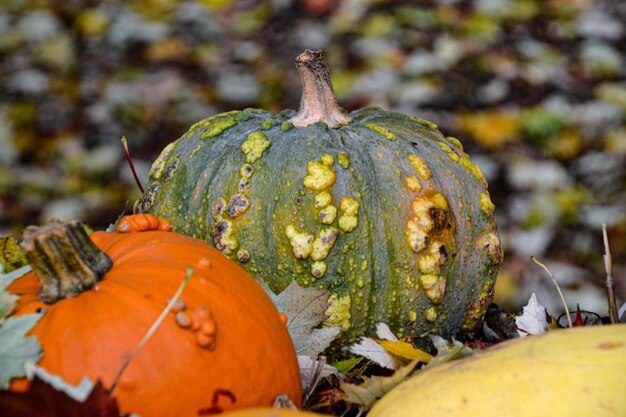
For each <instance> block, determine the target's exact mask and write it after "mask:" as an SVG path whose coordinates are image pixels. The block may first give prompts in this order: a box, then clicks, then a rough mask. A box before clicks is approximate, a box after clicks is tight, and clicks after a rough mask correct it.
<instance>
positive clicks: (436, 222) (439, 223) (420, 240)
mask: <svg viewBox="0 0 626 417" xmlns="http://www.w3.org/2000/svg"><path fill="white" fill-rule="evenodd" d="M429 192H432V191H430V190H429ZM448 210H449V206H448V201H447V200H446V198H445V197H444V196H443V195H442V194H440V193H433V194H432V195H431V196H430V197H427V196H422V197H415V198H414V199H413V201H412V202H411V211H412V212H413V215H414V216H413V217H412V218H411V219H410V220H409V221H408V222H407V225H406V229H405V235H406V238H407V243H408V244H409V247H411V249H413V251H414V252H421V251H422V250H423V249H424V248H425V247H426V245H427V244H428V241H429V239H430V236H429V233H430V232H431V231H432V230H433V229H435V231H437V230H441V229H442V228H443V227H444V226H445V225H446V224H448ZM425 262H426V261H425Z"/></svg>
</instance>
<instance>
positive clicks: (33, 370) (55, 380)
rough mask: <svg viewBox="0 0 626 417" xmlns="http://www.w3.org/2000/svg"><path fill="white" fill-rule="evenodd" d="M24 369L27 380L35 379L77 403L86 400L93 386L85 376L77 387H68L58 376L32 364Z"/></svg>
mask: <svg viewBox="0 0 626 417" xmlns="http://www.w3.org/2000/svg"><path fill="white" fill-rule="evenodd" d="M24 368H25V369H26V374H27V376H28V379H31V380H32V379H33V378H34V377H37V378H39V379H41V380H42V381H44V382H46V383H47V384H49V385H50V386H52V388H54V389H55V390H57V391H61V392H63V393H65V394H67V396H68V397H70V398H72V399H73V400H75V401H78V402H79V403H82V402H85V401H86V400H87V398H88V397H89V395H90V394H91V392H92V391H93V388H94V385H95V384H94V383H93V381H92V380H90V379H89V378H88V377H86V376H84V377H83V379H81V380H80V382H79V384H78V385H70V384H69V383H68V382H67V381H65V380H64V379H62V378H61V377H60V376H58V375H53V374H51V373H49V372H48V371H46V370H45V369H44V368H41V367H39V366H37V365H35V364H34V363H32V362H27V363H26V364H25V365H24Z"/></svg>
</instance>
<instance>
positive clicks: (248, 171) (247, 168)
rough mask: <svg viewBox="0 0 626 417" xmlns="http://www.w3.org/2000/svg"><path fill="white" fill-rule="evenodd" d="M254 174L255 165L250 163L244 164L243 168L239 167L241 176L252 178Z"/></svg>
mask: <svg viewBox="0 0 626 417" xmlns="http://www.w3.org/2000/svg"><path fill="white" fill-rule="evenodd" d="M252 174H254V167H253V166H252V165H250V164H243V165H242V166H241V168H239V175H241V178H242V179H243V178H251V177H252Z"/></svg>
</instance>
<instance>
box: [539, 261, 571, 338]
mask: <svg viewBox="0 0 626 417" xmlns="http://www.w3.org/2000/svg"><path fill="white" fill-rule="evenodd" d="M530 260H531V261H533V262H534V263H535V264H537V265H538V266H540V267H542V268H543V269H544V270H545V271H546V272H547V273H548V275H550V279H552V282H553V283H554V286H555V287H556V290H557V291H558V292H559V295H560V296H561V301H562V302H563V305H564V306H565V314H566V316H567V323H568V324H569V327H573V326H572V318H571V317H570V313H569V308H567V303H566V302H565V297H563V293H562V292H561V287H559V283H558V282H556V279H555V278H554V275H552V272H550V270H549V269H548V267H547V266H545V265H544V264H542V263H541V262H539V261H538V260H537V259H536V258H535V257H534V256H531V257H530Z"/></svg>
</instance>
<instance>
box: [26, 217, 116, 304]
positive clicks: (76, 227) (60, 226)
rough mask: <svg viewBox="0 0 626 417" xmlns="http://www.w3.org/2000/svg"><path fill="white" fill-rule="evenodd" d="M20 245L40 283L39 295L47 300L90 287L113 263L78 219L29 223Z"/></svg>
mask: <svg viewBox="0 0 626 417" xmlns="http://www.w3.org/2000/svg"><path fill="white" fill-rule="evenodd" d="M21 246H22V249H23V250H24V252H25V253H26V257H27V258H28V260H29V262H30V265H31V266H32V268H33V271H34V272H35V274H36V275H37V277H38V278H39V282H40V283H41V294H40V299H41V301H43V302H44V303H48V304H52V303H54V302H56V301H58V300H60V299H63V298H66V297H75V296H77V295H79V294H80V293H81V292H83V291H85V290H87V289H89V288H91V287H92V286H93V285H94V284H95V283H96V282H98V281H99V280H100V279H101V278H102V277H103V276H104V274H105V273H106V272H107V271H108V270H109V269H111V267H112V266H113V261H111V258H109V256H108V255H107V254H106V253H104V252H102V251H101V250H100V249H99V248H98V247H97V246H96V245H95V244H94V243H93V242H92V241H91V239H90V238H89V235H87V232H86V231H85V229H84V228H83V226H82V224H81V223H80V222H77V221H71V222H68V223H61V222H59V221H53V222H51V223H50V224H47V225H46V226H42V227H36V226H28V227H27V228H26V230H25V231H24V236H23V241H22V244H21Z"/></svg>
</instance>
